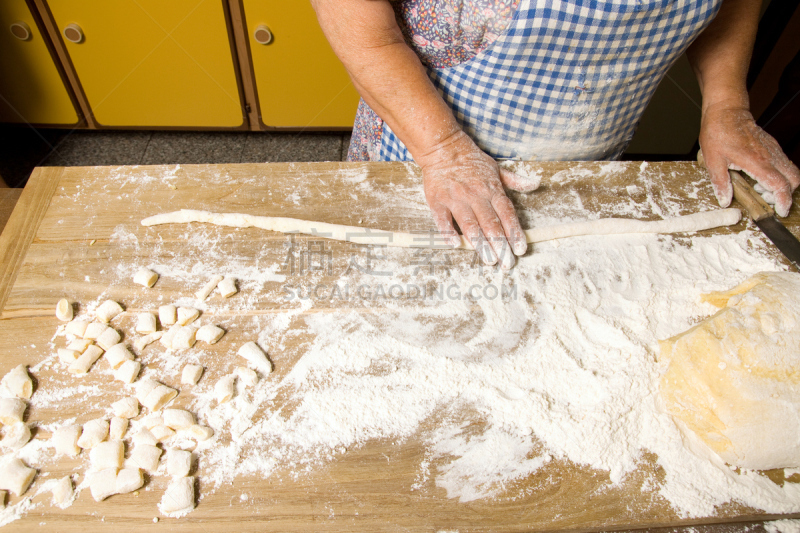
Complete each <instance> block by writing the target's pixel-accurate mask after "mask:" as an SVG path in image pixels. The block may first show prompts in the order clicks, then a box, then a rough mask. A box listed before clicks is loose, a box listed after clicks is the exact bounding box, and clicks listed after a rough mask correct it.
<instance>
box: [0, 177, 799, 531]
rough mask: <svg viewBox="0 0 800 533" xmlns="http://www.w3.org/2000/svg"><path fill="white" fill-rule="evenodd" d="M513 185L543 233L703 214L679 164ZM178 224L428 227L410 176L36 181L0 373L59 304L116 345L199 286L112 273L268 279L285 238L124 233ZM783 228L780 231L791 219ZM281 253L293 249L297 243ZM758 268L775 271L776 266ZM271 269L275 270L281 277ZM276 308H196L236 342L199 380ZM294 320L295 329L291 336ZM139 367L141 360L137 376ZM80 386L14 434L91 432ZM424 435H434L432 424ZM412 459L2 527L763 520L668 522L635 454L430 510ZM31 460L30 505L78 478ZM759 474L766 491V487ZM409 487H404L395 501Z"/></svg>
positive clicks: (515, 527)
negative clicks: (174, 219) (71, 428)
mask: <svg viewBox="0 0 800 533" xmlns="http://www.w3.org/2000/svg"><path fill="white" fill-rule="evenodd" d="M517 169H518V170H519V171H520V172H523V173H528V174H539V175H540V176H541V177H542V178H543V186H542V187H541V189H540V190H539V192H537V193H534V194H531V195H522V194H516V193H515V194H512V198H513V200H514V202H515V203H516V204H517V205H518V206H519V207H520V208H523V207H524V208H525V211H524V212H525V213H539V214H541V215H542V216H543V217H553V218H558V217H562V216H563V217H570V216H576V217H585V216H586V213H587V212H588V213H592V214H596V215H600V216H615V215H617V216H619V215H620V214H623V213H625V212H627V211H626V210H628V211H629V210H630V206H631V205H635V207H636V210H637V213H638V215H637V216H638V217H639V218H645V219H656V218H659V217H660V216H659V213H661V212H674V211H679V212H681V213H690V212H694V211H696V210H698V209H709V208H711V207H713V206H714V205H715V204H714V201H713V199H712V197H711V193H710V187H709V186H708V184H707V182H706V179H705V176H704V171H703V170H701V169H699V168H698V167H697V166H696V165H695V164H694V163H659V164H656V163H652V164H650V165H649V166H647V169H646V170H647V172H646V173H643V171H642V167H641V165H640V164H639V163H611V164H603V163H524V164H523V163H520V164H518V165H517ZM644 174H646V177H643V175H644ZM623 204H625V205H624V206H623ZM180 208H192V209H207V210H212V211H220V212H247V213H253V214H261V215H276V216H287V217H294V218H301V219H311V220H319V221H324V222H330V223H338V224H347V225H355V226H363V227H375V228H381V229H387V230H396V231H426V230H428V229H430V228H431V225H432V224H431V219H430V217H429V214H428V210H427V206H426V205H425V202H424V197H423V195H422V190H421V176H420V173H419V171H418V169H417V168H416V167H415V166H413V165H407V164H401V163H380V164H377V163H370V164H348V163H321V164H269V165H252V164H250V165H197V166H177V167H174V166H169V167H160V166H159V167H89V168H44V169H37V170H36V171H35V172H34V175H33V176H32V177H31V180H30V181H29V184H28V186H27V187H26V189H25V191H24V193H23V194H22V197H21V198H20V200H19V204H18V208H17V209H16V210H15V211H14V213H13V215H12V218H11V220H10V221H9V223H8V225H7V227H6V231H4V233H3V235H2V237H0V257H2V260H3V262H2V270H1V271H0V304H2V309H3V310H2V315H1V316H0V319H1V320H0V372H2V373H5V372H7V371H8V370H9V369H10V368H11V367H13V366H15V365H17V364H28V365H35V364H37V363H39V362H41V361H45V360H46V359H48V358H51V357H52V355H51V351H52V349H51V348H49V343H50V342H51V339H52V337H53V333H54V331H55V328H56V327H57V325H58V322H57V320H56V319H55V317H54V316H53V309H54V306H55V303H56V301H57V300H58V299H60V298H62V297H67V298H69V299H70V300H72V301H74V302H77V303H78V308H77V311H79V312H80V311H83V310H84V308H83V306H84V305H85V304H86V303H88V302H96V301H98V299H100V298H101V297H102V298H111V299H115V300H117V301H119V302H121V303H123V304H124V305H125V307H126V309H127V312H126V314H125V315H124V316H123V317H121V318H120V319H118V320H117V321H116V322H115V327H118V328H119V329H123V330H125V331H130V330H131V329H132V325H133V314H134V313H136V312H137V311H140V310H143V309H152V308H154V307H156V306H157V305H159V303H162V302H166V301H172V300H174V299H177V298H179V297H181V296H187V295H188V294H190V292H191V291H192V290H194V289H196V288H197V287H198V286H199V284H200V283H201V282H200V281H197V280H193V279H192V278H191V275H188V274H187V277H185V278H184V279H178V278H170V279H161V280H159V282H158V284H157V285H156V287H155V288H154V289H152V290H147V289H144V288H141V287H138V286H135V285H133V284H132V283H130V278H129V277H127V275H125V276H122V275H121V274H120V272H119V270H118V267H119V266H120V265H122V266H123V267H125V268H127V269H128V270H125V272H126V273H127V272H128V271H129V270H130V269H132V268H134V266H136V265H143V264H150V263H159V262H169V261H173V262H176V261H177V262H179V263H180V262H184V263H186V264H187V265H189V266H191V264H192V261H196V262H198V263H200V262H203V263H204V264H205V265H206V267H207V266H208V265H209V264H210V265H214V264H215V262H217V263H218V264H219V268H220V269H221V268H224V266H225V265H224V260H225V258H236V259H237V261H241V262H242V263H243V264H244V266H247V267H252V268H256V269H270V268H272V267H273V265H281V264H282V263H285V262H286V260H287V251H286V243H287V241H288V237H286V236H285V235H277V234H274V233H269V232H263V231H258V230H253V229H223V228H209V227H208V226H205V227H200V226H198V225H195V226H193V227H190V228H187V227H185V226H180V225H173V226H162V227H160V228H158V230H157V231H155V230H154V229H152V228H144V227H142V226H141V225H140V223H139V222H140V220H141V219H142V218H144V217H146V216H149V215H152V214H156V213H161V212H166V211H172V210H176V209H180ZM522 222H523V226H527V225H529V224H531V223H532V220H530V216H529V215H528V216H524V217H523V220H522ZM787 223H788V224H789V225H790V227H792V228H793V230H794V231H795V232H797V229H798V227H800V216H799V215H798V209H797V208H794V209H793V212H792V216H791V217H790V218H789V219H787ZM746 226H749V227H751V228H752V227H754V226H752V224H749V223H747V222H742V223H741V224H740V225H739V226H737V227H733V228H730V229H728V228H724V229H719V230H713V231H711V232H707V233H724V232H729V231H740V230H741V229H742V228H744V227H746ZM197 234H200V235H202V236H206V237H208V236H215V237H219V236H228V235H229V236H230V238H215V239H212V240H210V241H208V242H213V243H214V245H213V249H204V248H203V246H204V245H203V242H204V241H203V240H202V239H200V240H198V239H195V238H194V237H195V236H196V235H197ZM758 238H759V237H756V239H758ZM296 239H297V242H300V243H307V242H308V241H311V240H313V239H314V238H313V237H296ZM764 242H766V241H764ZM325 246H326V248H325V249H326V251H328V252H330V258H331V267H332V270H333V274H334V275H330V276H329V275H327V274H326V273H325V272H323V273H322V274H320V275H319V278H318V279H319V280H321V281H325V280H332V279H335V278H336V277H338V276H339V275H341V273H342V271H343V269H344V268H346V267H347V265H348V260H349V258H351V257H353V254H356V255H358V254H361V255H358V257H359V258H360V259H364V257H365V256H364V253H365V252H364V251H363V250H362V249H358V250H355V249H354V248H353V247H352V246H351V245H349V244H344V243H335V242H330V241H326V244H325ZM774 254H775V256H776V257H777V256H778V255H779V254H778V252H777V251H774ZM451 260H452V261H453V262H455V263H460V264H468V263H470V262H471V261H472V256H471V255H470V254H469V253H467V252H463V251H454V252H452V256H451ZM282 268H289V266H288V263H287V264H284V265H283V267H282ZM156 289H157V290H156ZM280 292H281V287H280V284H279V283H276V282H269V281H267V282H265V283H264V286H263V290H261V291H253V292H251V293H249V294H247V295H246V298H247V299H246V306H242V305H240V304H236V305H234V304H230V305H227V304H226V305H218V306H217V307H215V308H214V313H215V314H216V317H215V319H216V320H218V321H219V322H220V323H223V324H225V323H226V322H227V323H230V322H236V323H237V326H238V327H237V328H231V330H230V331H229V333H228V334H227V335H226V337H225V338H224V342H221V343H220V344H219V345H216V346H215V347H214V348H213V349H212V352H213V351H214V350H217V352H214V353H215V354H216V355H218V357H210V358H208V359H207V361H208V363H207V371H206V375H205V376H204V379H208V380H216V378H218V377H220V376H222V375H224V374H225V373H226V372H227V371H230V367H231V365H232V363H231V361H230V356H229V354H230V353H231V349H232V347H235V346H239V345H240V344H241V343H242V342H245V341H246V340H250V338H251V336H252V335H253V333H254V332H256V333H257V331H258V328H259V327H260V326H259V325H260V322H259V320H260V318H259V317H263V316H265V315H271V314H275V313H281V312H282V311H283V309H285V306H284V305H283V304H282V303H281V299H280V297H279V296H280ZM157 297H161V298H162V300H160V301H159V300H158V299H157ZM345 306H349V307H353V308H361V307H363V306H362V304H359V302H346V303H342V302H327V301H318V302H315V306H314V308H313V309H312V310H311V311H309V312H326V311H330V310H334V309H339V308H342V307H345ZM372 311H374V309H372ZM302 319H303V317H302V315H301V316H300V317H299V318H298V321H297V324H298V325H301V324H302ZM306 337H307V335H306ZM306 337H304V334H303V332H302V331H298V335H297V338H296V339H295V340H294V341H293V343H292V344H291V345H288V346H286V347H285V349H284V350H282V351H280V352H277V353H273V354H271V355H272V357H273V360H274V362H275V365H276V370H275V372H274V373H273V375H272V376H270V378H269V379H276V380H279V379H281V378H283V377H285V376H286V375H287V374H288V373H289V371H290V370H291V369H292V366H293V364H294V363H295V362H296V361H297V360H298V359H299V357H300V356H301V355H302V353H303V350H304V347H305V346H307V340H308V339H307V338H306ZM62 342H63V341H62ZM151 359H152V358H151V357H143V361H145V362H148V361H149V360H151ZM64 379H65V378H64V376H63V370H61V369H60V368H58V366H57V365H47V364H45V365H42V368H41V369H40V370H38V371H37V372H36V387H37V390H40V391H52V390H54V389H55V388H57V387H58V384H59V383H62V382H63V381H62V380H64ZM70 379H72V380H77V379H78V378H70ZM82 379H83V380H85V383H86V384H87V385H89V386H91V387H94V388H91V389H87V390H86V394H85V397H82V398H71V399H70V401H68V402H66V403H62V404H59V405H55V404H48V405H47V406H46V407H44V408H41V409H32V410H29V413H28V415H27V416H28V422H29V423H31V424H33V425H34V426H38V429H37V430H36V432H35V438H36V439H46V438H48V437H49V431H48V430H47V428H46V427H45V426H46V425H47V424H50V423H53V422H56V421H59V420H64V419H66V418H70V417H75V418H76V419H77V420H78V421H79V422H83V421H86V420H88V419H91V418H94V417H97V416H100V415H102V414H103V412H104V409H102V408H100V407H98V402H99V401H100V400H102V399H103V398H106V399H107V398H112V400H111V401H114V400H116V399H117V398H119V397H121V394H120V391H119V388H120V385H119V384H118V383H116V384H115V383H113V382H111V381H110V380H109V378H108V375H106V374H104V373H101V372H95V373H92V374H89V375H88V376H87V377H85V378H82ZM178 381H179V380H178V378H177V377H175V378H174V379H173V381H171V382H169V383H168V384H173V385H176V386H177V385H178ZM70 383H72V384H74V383H75V381H70ZM190 400H191V397H190V394H189V393H182V394H181V395H179V397H178V398H177V400H176V405H178V406H185V405H187V404H188V402H189V401H190ZM108 403H110V401H109V402H108ZM103 405H105V404H103ZM472 423H473V424H475V425H476V428H477V427H479V425H480V421H479V420H475V421H472ZM426 424H428V425H429V426H435V424H436V420H430V421H428V422H426ZM423 446H424V443H423V442H422V437H421V436H414V437H411V438H408V439H404V440H398V441H375V442H369V443H367V444H366V445H364V446H360V447H357V448H356V449H353V450H347V451H346V452H344V453H343V454H342V455H339V456H337V458H336V460H335V461H331V462H329V463H327V464H324V465H323V466H321V467H319V468H316V469H312V470H311V471H310V472H308V473H305V474H303V475H299V476H292V475H291V474H292V467H291V465H284V466H282V467H281V468H280V469H279V472H280V474H281V475H278V476H274V477H272V478H270V479H267V480H264V479H260V478H258V477H256V476H240V477H237V478H236V480H235V483H233V484H232V485H231V484H225V485H222V486H221V487H218V488H213V489H212V488H211V487H209V486H208V485H207V484H205V483H204V481H203V475H204V471H203V465H202V463H201V464H200V465H199V473H198V475H199V480H200V481H199V487H198V489H199V493H200V494H202V495H203V499H202V500H201V501H200V504H199V506H198V508H197V509H196V510H195V511H194V512H192V513H191V514H190V515H188V516H187V517H185V518H183V519H181V520H177V521H176V520H170V519H163V518H162V520H161V521H160V522H159V523H154V522H153V521H152V520H153V517H156V516H158V511H157V508H156V505H157V503H158V501H159V499H160V496H161V494H162V493H163V490H164V488H165V487H166V483H167V479H166V478H165V477H164V476H160V477H153V478H151V479H149V480H148V484H147V486H146V489H147V490H144V489H143V490H142V491H141V492H140V494H139V495H138V496H132V495H126V496H116V497H112V498H110V499H109V500H107V501H105V502H103V503H101V504H98V503H96V502H94V500H92V498H91V496H90V494H89V492H88V491H83V492H82V493H81V494H80V497H79V498H78V500H77V501H76V503H75V504H74V505H72V506H71V507H69V508H67V509H65V510H60V509H58V508H57V507H53V506H51V505H50V504H49V495H45V494H42V495H39V496H36V497H35V498H34V500H33V501H34V503H37V504H39V505H38V506H37V507H35V508H34V509H32V510H31V511H30V512H28V513H27V515H25V516H24V517H23V518H22V519H21V520H19V521H16V522H13V523H12V524H10V525H9V526H7V527H6V529H8V530H18V529H19V530H22V529H29V528H32V527H33V526H35V525H36V524H40V523H41V524H46V527H55V528H56V529H57V530H58V531H81V530H85V529H86V528H87V527H90V528H101V527H102V528H103V529H112V528H113V529H114V530H115V531H133V530H137V531H138V530H140V529H144V528H157V527H164V526H165V525H168V526H169V527H170V528H174V529H175V530H181V531H183V530H192V531H195V530H200V531H205V530H211V529H216V530H224V531H228V530H231V531H309V530H314V531H317V530H319V531H353V530H365V531H438V530H458V531H460V532H462V533H463V532H466V531H536V530H582V531H590V530H591V531H595V530H609V529H628V528H642V527H656V526H682V525H683V526H685V525H688V524H693V523H720V522H731V521H747V520H753V519H766V518H769V517H767V516H765V515H763V514H761V513H758V512H756V511H754V510H752V509H747V508H744V507H742V506H740V505H737V504H735V503H730V504H727V505H725V506H723V507H722V508H720V509H719V510H718V513H717V515H716V516H713V517H708V518H706V519H703V520H682V519H680V518H679V517H678V516H677V515H676V513H675V512H674V511H673V510H672V509H671V508H670V506H669V505H668V503H667V502H665V501H664V500H663V499H661V498H660V497H658V496H657V495H655V494H654V493H652V492H649V491H643V490H642V485H643V483H646V482H647V480H652V479H657V478H658V476H659V468H660V467H658V466H657V464H656V462H655V459H656V458H655V457H652V456H647V457H645V458H644V459H643V461H642V464H641V466H640V468H639V469H638V470H637V471H636V472H634V473H633V474H631V475H629V476H628V477H627V478H626V480H625V481H624V482H623V483H622V484H620V485H616V486H609V484H608V474H607V473H605V472H602V471H591V470H589V469H587V468H585V467H581V466H578V465H575V464H571V463H568V462H565V461H558V460H556V461H553V462H552V463H551V465H550V466H549V467H548V468H546V469H543V470H541V471H540V472H538V473H536V474H534V475H532V476H530V477H529V478H527V479H524V480H521V481H520V482H519V483H517V484H515V486H514V487H509V491H508V493H509V494H511V495H513V497H503V496H501V497H497V498H492V499H488V500H476V501H472V502H469V503H459V502H458V500H455V499H448V498H447V497H446V495H445V491H444V490H443V489H440V488H437V487H436V486H435V484H434V482H433V481H432V480H427V481H425V482H423V483H421V484H419V475H418V474H419V467H420V461H421V460H422V459H423V456H424V455H423ZM42 454H43V456H44V457H45V458H47V460H46V461H44V462H45V463H46V464H47V466H46V468H43V474H44V473H46V474H47V475H46V476H45V475H40V476H39V477H38V478H37V480H36V481H35V482H34V485H33V488H32V489H31V490H32V491H34V492H35V491H36V489H37V487H39V486H40V485H41V483H42V482H43V481H44V480H46V479H53V478H55V477H60V476H63V475H66V474H68V473H72V472H82V471H83V468H82V467H79V465H82V464H83V460H80V459H79V460H64V459H59V460H57V461H52V460H50V459H49V457H50V455H51V454H52V450H45V451H43V452H42ZM771 475H772V476H773V477H774V478H775V479H776V480H778V481H779V482H784V480H783V479H782V472H773V473H771ZM415 484H418V486H417V487H416V488H415V489H413V490H412V487H414V485H415ZM521 489H529V490H527V491H523V490H521ZM242 494H247V495H248V497H247V499H242V498H241V495H242ZM10 501H11V503H14V502H16V501H18V498H11V500H10ZM726 531H730V529H726Z"/></svg>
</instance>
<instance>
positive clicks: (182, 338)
mask: <svg viewBox="0 0 800 533" xmlns="http://www.w3.org/2000/svg"><path fill="white" fill-rule="evenodd" d="M196 335H197V330H196V329H195V328H193V327H191V326H184V327H182V328H180V329H179V330H178V331H176V332H175V336H174V337H172V344H171V348H172V349H173V350H187V349H189V348H191V347H192V346H194V343H195V341H196V338H195V336H196Z"/></svg>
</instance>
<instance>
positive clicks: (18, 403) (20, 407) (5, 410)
mask: <svg viewBox="0 0 800 533" xmlns="http://www.w3.org/2000/svg"><path fill="white" fill-rule="evenodd" d="M26 407H27V404H26V403H25V401H23V400H21V399H19V398H0V424H3V425H8V426H10V425H12V424H16V423H17V422H22V417H23V416H24V415H25V408H26Z"/></svg>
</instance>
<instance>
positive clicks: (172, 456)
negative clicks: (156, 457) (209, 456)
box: [167, 448, 192, 477]
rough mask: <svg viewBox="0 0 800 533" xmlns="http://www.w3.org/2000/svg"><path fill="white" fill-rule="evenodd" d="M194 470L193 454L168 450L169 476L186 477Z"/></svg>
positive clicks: (172, 449)
mask: <svg viewBox="0 0 800 533" xmlns="http://www.w3.org/2000/svg"><path fill="white" fill-rule="evenodd" d="M191 470H192V452H187V451H184V450H176V449H174V448H170V449H169V450H167V474H169V475H170V476H172V477H186V476H188V475H189V472H190V471H191Z"/></svg>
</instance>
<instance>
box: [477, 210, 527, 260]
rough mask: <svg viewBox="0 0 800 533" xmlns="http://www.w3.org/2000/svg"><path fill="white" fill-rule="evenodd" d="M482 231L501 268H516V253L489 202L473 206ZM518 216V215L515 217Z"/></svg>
mask: <svg viewBox="0 0 800 533" xmlns="http://www.w3.org/2000/svg"><path fill="white" fill-rule="evenodd" d="M473 210H474V212H475V215H476V217H477V218H478V223H479V224H480V225H481V230H483V234H484V235H485V236H486V238H487V240H488V241H489V246H491V248H492V250H493V251H494V254H495V256H496V257H497V258H498V260H499V261H500V266H501V267H502V268H504V269H506V270H508V269H510V268H511V267H513V266H514V253H513V252H512V251H511V247H510V246H509V244H508V241H507V240H506V233H505V230H504V228H503V224H502V222H501V221H500V217H499V216H498V214H497V212H496V211H495V209H494V207H493V206H492V204H491V203H489V202H488V201H485V200H484V201H480V202H477V205H474V206H473ZM515 216H516V215H515Z"/></svg>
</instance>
